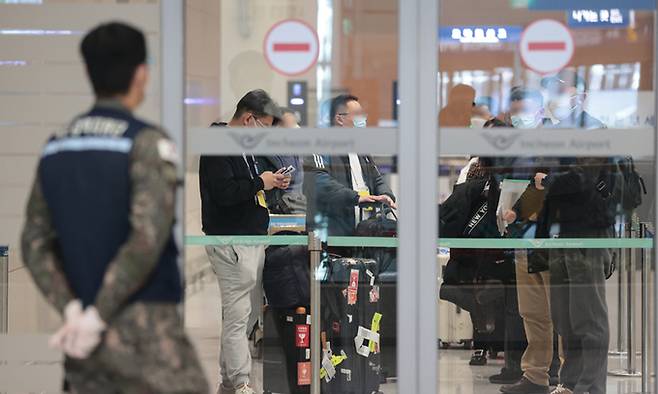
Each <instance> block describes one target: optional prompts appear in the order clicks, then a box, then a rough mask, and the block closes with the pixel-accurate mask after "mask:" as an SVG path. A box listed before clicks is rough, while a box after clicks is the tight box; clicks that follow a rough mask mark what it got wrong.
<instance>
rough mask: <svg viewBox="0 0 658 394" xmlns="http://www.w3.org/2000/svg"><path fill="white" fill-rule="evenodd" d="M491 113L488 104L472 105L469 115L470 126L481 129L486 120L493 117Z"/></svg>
mask: <svg viewBox="0 0 658 394" xmlns="http://www.w3.org/2000/svg"><path fill="white" fill-rule="evenodd" d="M493 117H494V116H493V115H492V114H491V112H490V111H489V106H488V105H486V104H477V100H476V105H475V106H474V107H473V111H472V115H471V127H472V128H474V129H482V128H484V125H485V124H486V123H487V121H488V120H490V119H493Z"/></svg>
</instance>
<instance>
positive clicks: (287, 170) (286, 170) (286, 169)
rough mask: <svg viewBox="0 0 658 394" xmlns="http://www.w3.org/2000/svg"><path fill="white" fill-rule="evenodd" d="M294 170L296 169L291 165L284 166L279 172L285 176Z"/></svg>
mask: <svg viewBox="0 0 658 394" xmlns="http://www.w3.org/2000/svg"><path fill="white" fill-rule="evenodd" d="M295 170H296V169H295V167H293V166H288V167H286V168H285V169H283V171H282V172H281V174H283V175H285V176H291V175H292V173H293V172H295Z"/></svg>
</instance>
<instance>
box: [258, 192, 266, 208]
mask: <svg viewBox="0 0 658 394" xmlns="http://www.w3.org/2000/svg"><path fill="white" fill-rule="evenodd" d="M256 199H257V200H258V205H260V206H261V207H263V208H265V209H267V201H265V192H264V191H262V190H260V191H259V192H258V193H257V194H256Z"/></svg>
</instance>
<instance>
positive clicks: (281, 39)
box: [263, 19, 320, 76]
mask: <svg viewBox="0 0 658 394" xmlns="http://www.w3.org/2000/svg"><path fill="white" fill-rule="evenodd" d="M319 47H320V45H319V42H318V35H317V33H316V32H315V29H313V28H312V27H311V26H310V25H309V24H308V23H306V22H304V21H301V20H298V19H287V20H283V21H281V22H279V23H277V24H275V25H274V26H272V28H270V30H269V31H268V32H267V34H266V35H265V41H264V43H263V53H264V54H265V59H266V60H267V63H268V64H269V65H270V67H272V68H273V69H274V70H275V71H277V72H279V73H281V74H283V75H288V76H292V75H298V74H302V73H305V72H306V71H308V70H309V69H310V68H311V67H313V66H314V65H315V63H316V62H317V60H318V52H319Z"/></svg>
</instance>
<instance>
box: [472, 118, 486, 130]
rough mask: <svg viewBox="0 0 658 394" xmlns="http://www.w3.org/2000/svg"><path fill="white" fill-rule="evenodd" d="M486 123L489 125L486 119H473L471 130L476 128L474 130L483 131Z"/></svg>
mask: <svg viewBox="0 0 658 394" xmlns="http://www.w3.org/2000/svg"><path fill="white" fill-rule="evenodd" d="M485 123H487V120H486V119H482V118H471V128H474V129H483V128H484V124H485Z"/></svg>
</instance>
